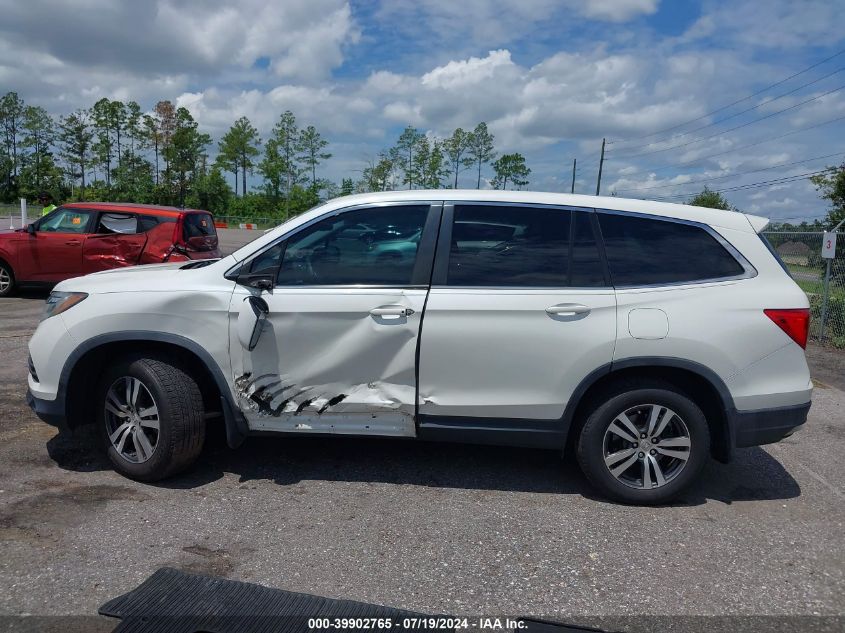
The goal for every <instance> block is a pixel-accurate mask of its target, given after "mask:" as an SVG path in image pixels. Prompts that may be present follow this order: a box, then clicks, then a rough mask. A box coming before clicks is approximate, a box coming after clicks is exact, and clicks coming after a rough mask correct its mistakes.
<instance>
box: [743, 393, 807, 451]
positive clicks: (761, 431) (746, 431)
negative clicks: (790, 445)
mask: <svg viewBox="0 0 845 633" xmlns="http://www.w3.org/2000/svg"><path fill="white" fill-rule="evenodd" d="M810 405H811V403H810V402H807V403H805V404H798V405H793V406H788V407H776V408H774V409H760V410H756V411H737V410H735V409H734V410H733V411H731V412H730V413H729V415H730V417H731V428H732V429H733V432H734V446H736V447H737V448H745V447H748V446H759V445H761V444H772V443H773V442H778V441H780V440H782V439H783V438H785V437H789V436H790V435H792V434H793V433H794V432H795V431H796V430H797V429H798V427H799V426H801V425H802V424H804V423H805V422H806V421H807V414H808V412H809V411H810Z"/></svg>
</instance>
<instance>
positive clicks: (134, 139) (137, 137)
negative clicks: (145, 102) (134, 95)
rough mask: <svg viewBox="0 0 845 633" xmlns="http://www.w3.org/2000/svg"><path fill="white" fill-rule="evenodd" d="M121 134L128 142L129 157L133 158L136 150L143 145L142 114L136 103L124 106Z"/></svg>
mask: <svg viewBox="0 0 845 633" xmlns="http://www.w3.org/2000/svg"><path fill="white" fill-rule="evenodd" d="M123 133H124V135H125V136H126V138H127V139H128V140H129V155H130V156H133V157H134V156H135V150H136V148H137V147H143V145H144V130H143V113H142V112H141V106H140V105H138V102H137V101H130V102H128V103H127V104H126V118H125V120H124V128H123Z"/></svg>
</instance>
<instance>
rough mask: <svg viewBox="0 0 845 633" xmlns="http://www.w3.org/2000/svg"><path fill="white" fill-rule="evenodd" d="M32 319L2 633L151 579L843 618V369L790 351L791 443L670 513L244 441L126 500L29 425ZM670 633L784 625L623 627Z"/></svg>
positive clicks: (578, 479)
mask: <svg viewBox="0 0 845 633" xmlns="http://www.w3.org/2000/svg"><path fill="white" fill-rule="evenodd" d="M43 298H44V294H43V293H41V294H38V293H27V294H25V295H24V296H22V297H17V298H12V299H4V300H2V303H0V357H2V359H3V362H2V363H0V552H2V555H0V616H4V615H5V616H7V617H6V618H3V617H0V630H6V628H5V627H8V630H12V629H20V630H25V629H27V627H29V629H28V630H51V626H52V627H54V628H53V629H52V630H57V631H58V630H61V631H62V633H69V632H71V631H75V630H80V631H83V630H85V631H89V630H102V631H107V630H111V627H112V626H114V621H111V620H107V619H105V618H96V617H95V618H81V617H80V618H77V619H73V618H70V619H49V618H48V619H46V620H37V619H26V618H24V619H17V618H12V617H10V616H22V615H25V614H32V615H35V616H91V615H92V614H94V613H96V609H97V607H98V606H99V605H100V604H102V603H103V602H105V601H106V600H108V599H110V598H112V597H114V596H116V595H118V594H120V593H123V592H126V591H128V590H130V589H132V588H134V587H135V586H137V585H138V584H139V583H140V582H141V581H143V580H144V579H145V578H146V577H148V576H149V575H150V574H151V573H152V572H153V571H155V570H156V569H158V568H159V567H162V566H172V567H178V568H182V569H186V570H190V571H196V572H201V573H207V574H214V575H218V576H224V577H228V578H233V579H238V580H246V581H251V582H257V583H262V584H266V585H268V586H272V587H278V588H284V589H289V590H294V591H303V592H308V593H316V594H321V595H326V596H330V597H338V598H348V599H355V600H363V601H369V602H376V603H380V604H386V605H391V606H396V607H402V608H406V609H413V610H418V611H423V612H441V613H460V614H466V615H471V616H478V615H496V614H523V615H526V614H530V615H534V616H545V617H550V618H555V619H563V620H569V621H573V620H574V621H580V622H587V623H592V624H600V625H602V626H606V627H614V628H619V629H623V628H624V629H626V630H665V629H674V630H684V629H692V628H699V629H700V630H708V631H711V630H772V631H774V630H836V629H837V628H839V629H840V630H841V627H842V626H843V624H845V620H843V619H835V620H830V619H824V618H818V617H807V618H804V619H800V618H796V616H819V615H821V616H843V615H845V549H844V548H843V537H845V525H843V524H845V505H844V504H843V502H845V469H843V468H842V455H843V454H845V415H844V414H843V411H844V410H845V392H843V391H842V390H840V389H838V388H837V385H838V386H839V387H841V386H842V384H841V379H842V369H841V368H842V364H841V363H842V358H843V355H842V353H841V352H836V353H833V352H828V351H827V350H819V349H817V348H811V349H810V350H809V357H810V359H811V365H812V368H813V372H814V375H820V376H822V379H821V381H820V383H819V385H818V388H817V390H816V392H815V395H814V404H813V408H812V410H811V412H810V420H809V423H808V424H807V426H806V428H804V429H802V430H801V431H800V432H799V433H797V434H796V435H795V436H793V437H792V438H789V439H787V440H785V441H784V442H781V443H780V444H777V445H773V446H768V447H765V448H752V449H743V450H740V451H739V453H738V455H737V459H736V460H735V461H734V462H733V463H732V464H730V465H721V464H718V463H715V462H713V463H711V464H709V465H708V467H707V468H706V471H705V473H704V479H703V482H702V483H701V484H700V485H698V486H697V487H695V488H694V489H693V490H691V491H690V492H689V493H688V494H687V495H686V496H685V498H684V499H683V500H682V501H681V502H679V503H678V504H676V505H674V506H671V507H662V508H636V507H625V506H620V505H616V504H613V503H609V502H607V501H605V500H602V499H598V498H595V497H594V496H593V495H592V493H591V491H590V490H589V488H588V487H587V485H586V483H585V481H584V480H583V478H582V476H581V475H580V474H579V472H578V470H577V468H576V467H575V466H574V465H573V464H572V463H568V462H563V463H562V462H561V461H560V460H559V459H558V457H557V456H556V454H555V453H553V452H544V451H535V450H527V449H505V448H492V447H473V446H458V445H438V444H425V443H414V442H409V441H401V440H355V439H342V438H341V439H306V438H295V439H268V438H261V439H257V438H256V439H252V440H249V441H248V442H247V443H246V444H245V446H243V447H242V448H241V449H239V450H237V451H230V450H229V449H228V448H226V447H225V445H224V443H223V441H222V439H221V438H220V437H219V435H216V436H213V437H212V438H211V441H210V442H209V445H208V446H207V447H206V450H205V452H204V455H203V456H202V457H201V460H200V463H199V465H198V467H197V468H195V469H194V470H193V471H191V472H190V473H188V474H187V475H184V476H181V477H178V478H176V479H173V480H170V481H167V482H163V483H162V484H160V485H144V484H139V483H135V482H132V481H129V480H127V479H124V478H122V477H120V476H119V475H117V474H115V473H114V472H112V471H111V470H110V468H109V467H108V464H107V463H106V462H105V461H104V459H103V458H102V457H101V456H100V454H99V453H98V452H97V451H96V450H95V449H94V448H92V445H93V443H94V439H93V438H92V437H91V433H90V432H84V433H81V434H78V435H77V436H73V437H70V436H65V435H60V434H57V432H56V430H55V429H53V428H52V427H50V426H47V425H46V424H43V423H42V422H40V421H39V420H38V419H37V418H36V417H35V416H34V415H33V414H32V413H31V412H30V410H29V409H28V408H27V406H26V404H25V402H24V393H25V389H26V381H25V378H26V342H27V340H28V337H29V334H30V333H31V331H32V329H33V328H34V326H35V324H36V322H37V315H38V313H39V311H40V309H41V305H42V303H43ZM834 363H838V365H836V364H834ZM837 367H838V369H837ZM831 378H833V379H831ZM834 379H836V380H834ZM837 380H839V382H837ZM680 615H684V616H695V615H711V616H716V615H727V616H752V615H755V616H761V615H767V616H793V619H789V620H783V619H779V618H762V619H760V618H757V619H749V620H737V619H729V620H718V619H703V620H685V621H683V622H685V624H679V622H680V621H679V620H677V619H662V620H661V619H654V618H652V619H643V618H641V617H639V616H680ZM596 618H598V619H596ZM720 623H721V624H720ZM743 623H744V624H743ZM722 624H723V626H722ZM740 624H743V626H740ZM720 627H721V628H720ZM743 627H746V628H743ZM784 627H785V628H784Z"/></svg>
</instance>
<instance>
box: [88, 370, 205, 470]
mask: <svg viewBox="0 0 845 633" xmlns="http://www.w3.org/2000/svg"><path fill="white" fill-rule="evenodd" d="M127 378H129V379H137V380H138V381H140V382H141V384H142V386H143V387H144V388H145V389H146V390H147V394H146V395H147V396H151V397H152V399H153V404H154V405H155V406H156V408H157V415H156V417H157V418H158V430H157V432H156V433H155V434H154V437H155V444H154V446H153V451H152V454H151V456H149V457H147V458H146V459H145V461H141V462H140V463H138V462H133V461H130V459H129V458H127V457H126V456H124V455H123V454H121V453H120V452H118V451H117V449H116V446H115V444H113V443H112V441H111V439H110V437H109V435H110V432H109V427H108V424H109V423H110V422H111V423H114V422H115V421H118V422H119V421H120V420H118V419H117V418H115V417H114V416H111V415H110V414H109V413H108V412H107V411H106V398H107V394H108V393H109V390H110V389H111V388H112V386H113V385H115V384H117V381H121V380H126V379H127ZM124 384H125V383H124ZM96 398H97V399H96V400H95V403H96V405H95V406H96V412H97V418H96V423H97V427H98V428H99V429H100V433H101V436H102V438H103V440H104V442H105V446H106V452H107V453H108V456H109V459H110V460H111V462H112V464H113V465H114V468H115V470H117V471H118V472H119V473H121V474H123V475H125V476H127V477H129V478H130V479H135V480H138V481H158V480H161V479H165V478H166V477H169V476H171V475H174V474H176V473H178V472H180V471H183V470H185V469H186V468H188V467H189V466H191V465H192V464H193V463H194V461H195V460H196V458H197V456H198V455H199V454H200V451H201V450H202V446H203V443H204V441H205V415H204V409H203V401H202V394H201V393H200V389H199V387H198V386H197V383H196V381H195V380H194V379H193V378H192V377H191V375H190V374H189V373H188V372H187V371H186V370H185V369H184V368H183V367H182V366H181V365H180V364H179V363H178V361H176V360H175V359H173V358H172V357H169V356H166V355H161V356H153V355H135V356H129V357H126V358H124V359H121V360H119V361H117V362H116V363H114V364H113V365H111V366H110V367H109V368H108V369H107V370H106V371H105V373H104V374H103V376H102V377H101V379H100V381H99V384H98V387H97V392H96ZM125 415H128V414H125ZM121 419H123V418H121ZM136 430H140V429H136ZM150 433H152V432H151V431H150ZM129 437H132V436H131V435H129ZM127 443H128V444H129V445H131V441H127ZM124 450H126V449H124ZM136 450H137V449H136ZM136 458H137V454H136Z"/></svg>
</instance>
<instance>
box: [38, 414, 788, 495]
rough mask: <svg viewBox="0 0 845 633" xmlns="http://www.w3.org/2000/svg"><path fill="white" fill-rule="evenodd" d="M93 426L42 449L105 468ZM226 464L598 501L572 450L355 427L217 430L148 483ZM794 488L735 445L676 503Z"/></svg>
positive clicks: (175, 481) (213, 476)
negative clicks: (228, 438)
mask: <svg viewBox="0 0 845 633" xmlns="http://www.w3.org/2000/svg"><path fill="white" fill-rule="evenodd" d="M97 446H99V440H98V438H96V437H95V433H94V432H93V428H92V427H84V428H83V429H78V430H77V431H76V432H75V433H74V434H70V433H68V432H66V431H64V432H62V433H60V434H59V435H57V436H55V437H54V438H52V439H51V440H50V441H48V442H47V451H48V453H49V455H50V457H51V458H52V459H53V461H55V463H56V464H57V465H58V466H59V467H60V468H63V469H66V470H71V471H77V472H91V471H97V470H110V469H111V464H110V463H109V461H108V459H107V458H106V457H105V455H104V454H103V453H102V452H101V451H99V450H98V449H97V448H96V447H97ZM226 473H231V474H234V475H237V476H238V477H239V479H240V482H241V483H247V482H251V481H272V482H274V483H275V484H277V485H280V486H290V485H294V484H297V483H299V482H301V481H308V480H318V481H346V482H380V483H388V484H396V485H414V486H429V487H434V488H454V489H471V490H491V491H504V492H537V493H546V494H549V493H557V494H565V495H568V494H577V495H581V496H583V497H586V498H589V499H594V500H596V501H600V502H603V503H612V502H609V501H607V500H606V499H604V498H602V497H599V496H598V495H597V494H596V493H595V492H594V491H593V489H592V487H591V486H590V485H589V483H588V482H587V481H586V480H585V478H584V476H583V475H582V474H581V472H580V470H579V469H578V466H577V464H576V463H575V460H574V459H571V458H569V457H568V456H567V457H566V458H565V459H564V460H561V459H560V456H559V453H558V452H557V451H548V450H539V449H527V448H510V447H498V446H477V445H469V444H445V443H444V444H441V443H435V442H416V441H413V440H403V439H386V438H353V437H255V438H250V439H248V440H247V441H246V442H245V443H244V445H243V446H241V447H240V448H239V449H238V450H231V449H229V448H228V447H227V446H226V444H225V440H224V439H223V437H222V433H214V434H211V435H210V436H209V438H208V441H207V442H206V446H205V448H204V449H203V454H202V455H201V456H200V458H199V459H198V460H197V463H196V464H195V466H194V467H193V468H191V470H189V471H188V472H186V473H183V474H181V475H177V476H175V477H172V478H170V479H167V480H165V481H162V482H158V483H155V484H152V485H154V486H157V487H162V488H168V489H192V488H198V487H201V486H205V485H207V484H209V483H212V482H214V481H216V480H218V479H220V478H221V477H223V476H224V474H226ZM800 494H801V488H800V486H799V485H798V482H796V481H795V479H794V478H793V477H792V476H791V475H790V474H789V473H788V472H787V471H786V470H785V469H784V468H783V466H781V464H780V463H779V462H778V461H777V460H775V459H774V458H773V457H772V456H771V455H769V454H768V453H767V452H766V451H764V450H763V449H761V448H757V447H755V448H749V449H740V450H738V451H737V454H736V458H735V459H734V461H733V462H732V463H730V464H719V463H717V462H715V461H712V460H711V461H710V462H709V463H708V464H707V465H706V466H705V469H704V472H703V473H702V477H701V478H700V480H699V482H698V483H696V484H694V485H693V486H692V487H690V488H689V489H688V490H687V491H686V492H685V493H684V494H683V495H682V497H681V498H680V499H678V500H676V501H675V502H674V503H673V504H671V505H675V506H694V505H699V504H702V503H705V502H706V501H707V500H708V499H711V500H715V501H721V502H722V503H726V504H730V503H734V502H741V501H758V500H774V499H791V498H794V497H797V496H799V495H800Z"/></svg>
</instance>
